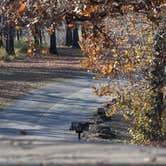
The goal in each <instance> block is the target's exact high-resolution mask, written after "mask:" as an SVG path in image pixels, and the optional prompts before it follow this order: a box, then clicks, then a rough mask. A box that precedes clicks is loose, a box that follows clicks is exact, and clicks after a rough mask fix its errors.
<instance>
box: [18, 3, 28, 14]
mask: <svg viewBox="0 0 166 166" xmlns="http://www.w3.org/2000/svg"><path fill="white" fill-rule="evenodd" d="M25 8H26V4H25V3H24V2H21V1H20V6H19V9H18V11H19V12H23V11H24V10H25Z"/></svg>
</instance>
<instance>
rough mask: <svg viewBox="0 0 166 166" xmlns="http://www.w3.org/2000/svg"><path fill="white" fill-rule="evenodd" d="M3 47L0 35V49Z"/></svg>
mask: <svg viewBox="0 0 166 166" xmlns="http://www.w3.org/2000/svg"><path fill="white" fill-rule="evenodd" d="M1 47H3V40H2V34H0V48H1Z"/></svg>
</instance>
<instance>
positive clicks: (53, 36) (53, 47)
mask: <svg viewBox="0 0 166 166" xmlns="http://www.w3.org/2000/svg"><path fill="white" fill-rule="evenodd" d="M49 52H50V54H54V55H57V54H58V51H57V47H56V33H55V32H53V33H52V34H51V35H50V50H49Z"/></svg>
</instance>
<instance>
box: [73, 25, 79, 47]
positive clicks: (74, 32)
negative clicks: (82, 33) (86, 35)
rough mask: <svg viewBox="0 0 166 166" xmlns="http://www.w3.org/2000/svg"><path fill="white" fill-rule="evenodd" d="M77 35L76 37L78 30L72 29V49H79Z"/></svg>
mask: <svg viewBox="0 0 166 166" xmlns="http://www.w3.org/2000/svg"><path fill="white" fill-rule="evenodd" d="M78 42H79V35H78V28H77V27H76V28H74V30H73V48H80V46H79V43H78Z"/></svg>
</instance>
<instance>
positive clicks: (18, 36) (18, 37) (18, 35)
mask: <svg viewBox="0 0 166 166" xmlns="http://www.w3.org/2000/svg"><path fill="white" fill-rule="evenodd" d="M16 33H17V40H18V41H19V40H20V31H19V30H16Z"/></svg>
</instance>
